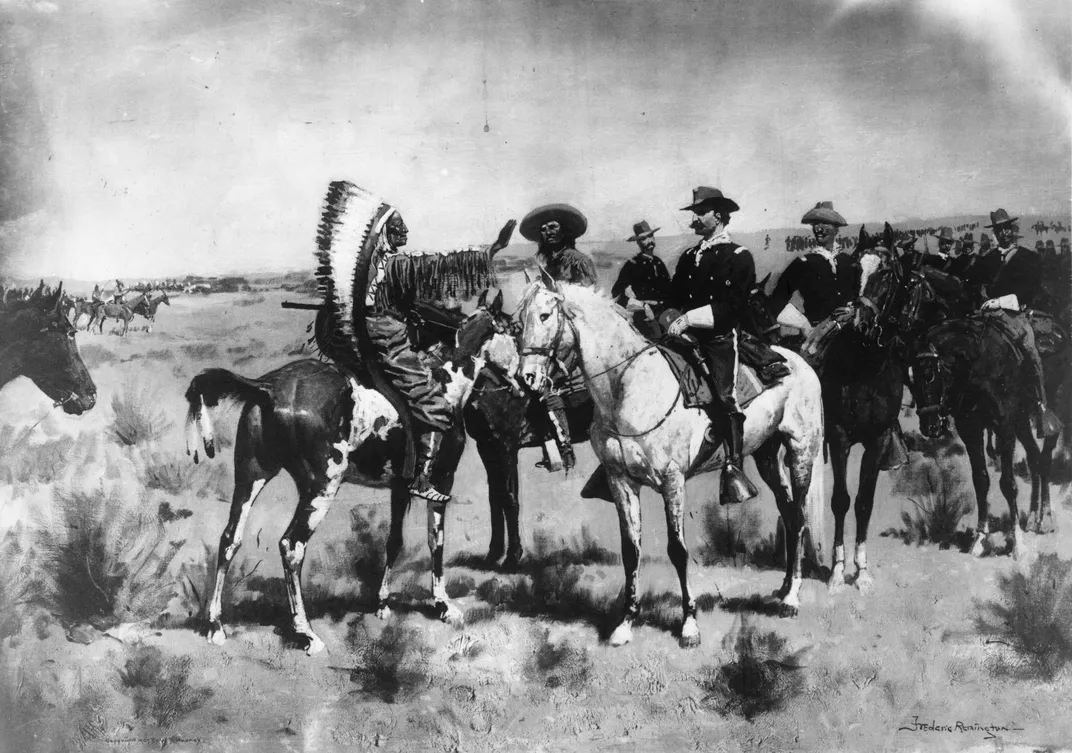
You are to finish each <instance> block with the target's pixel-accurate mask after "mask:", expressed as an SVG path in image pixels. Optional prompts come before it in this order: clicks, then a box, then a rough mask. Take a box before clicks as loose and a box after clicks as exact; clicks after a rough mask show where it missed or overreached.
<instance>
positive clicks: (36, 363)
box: [0, 284, 97, 415]
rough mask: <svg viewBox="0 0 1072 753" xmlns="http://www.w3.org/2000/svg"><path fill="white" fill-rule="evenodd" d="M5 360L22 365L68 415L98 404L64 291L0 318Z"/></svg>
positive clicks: (35, 299)
mask: <svg viewBox="0 0 1072 753" xmlns="http://www.w3.org/2000/svg"><path fill="white" fill-rule="evenodd" d="M0 319H2V320H3V330H4V333H3V335H2V338H3V340H4V341H6V342H4V344H3V347H4V351H5V358H6V359H8V361H9V362H11V363H15V362H17V363H18V366H19V368H18V372H17V374H16V375H21V376H25V377H28V378H30V379H31V380H32V381H33V382H34V384H36V385H37V386H38V387H39V388H40V389H41V391H42V392H44V393H45V394H46V395H48V396H49V397H50V398H51V399H52V400H54V401H56V404H57V405H62V406H63V410H64V412H66V413H71V414H74V415H79V414H81V413H83V412H85V411H87V410H89V409H90V408H92V407H93V406H94V405H95V404H96V402H97V387H96V385H95V384H93V378H92V377H90V375H89V371H88V370H87V369H86V365H85V364H84V363H83V362H82V357H81V356H80V355H79V354H78V345H77V343H76V342H75V329H74V326H73V325H72V324H71V322H70V320H69V319H68V318H67V317H66V315H65V313H64V311H63V286H62V284H61V285H60V287H59V288H58V289H57V290H56V292H55V293H53V294H51V295H48V296H44V295H39V296H34V297H31V298H30V299H29V300H27V301H25V302H23V303H21V304H14V305H12V306H10V307H9V308H8V310H6V311H4V312H2V313H0Z"/></svg>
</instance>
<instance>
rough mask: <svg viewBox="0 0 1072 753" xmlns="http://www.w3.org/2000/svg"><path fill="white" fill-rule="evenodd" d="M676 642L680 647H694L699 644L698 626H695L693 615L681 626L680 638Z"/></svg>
mask: <svg viewBox="0 0 1072 753" xmlns="http://www.w3.org/2000/svg"><path fill="white" fill-rule="evenodd" d="M678 644H679V645H680V646H681V648H696V647H697V646H699V645H700V628H699V627H697V625H696V619H695V618H694V617H689V618H688V619H687V620H685V623H684V624H683V625H682V626H681V639H680V640H679V641H678Z"/></svg>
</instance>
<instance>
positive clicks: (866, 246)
mask: <svg viewBox="0 0 1072 753" xmlns="http://www.w3.org/2000/svg"><path fill="white" fill-rule="evenodd" d="M892 246H893V239H892V228H890V226H889V224H887V225H886V232H885V235H884V236H882V237H881V243H880V238H871V237H870V236H869V235H868V234H867V233H866V232H864V229H863V228H862V227H861V228H860V237H859V240H858V242H857V245H856V248H855V250H854V251H853V256H854V257H855V258H856V259H857V261H858V262H860V263H861V265H863V266H865V267H870V268H872V269H874V268H875V267H878V266H879V265H880V263H881V259H882V258H883V257H884V256H885V255H886V254H887V253H888V252H887V251H885V249H889V248H892ZM868 256H870V257H871V258H870V259H866V258H865V257H868ZM897 273H898V274H899V270H898V272H897ZM895 283H896V280H894V279H892V278H891V279H890V280H884V281H883V282H882V285H884V286H889V289H891V290H892V289H893V287H894V284H895ZM871 284H872V285H873V286H878V285H879V280H878V279H876V280H875V281H874V282H872V283H871ZM873 292H874V291H873V290H871V289H867V290H864V291H863V293H864V296H863V297H862V299H863V300H867V301H871V299H870V298H869V297H868V295H869V294H872V293H873ZM861 308H867V306H862V307H861ZM768 313H769V312H768ZM860 321H861V319H860V317H857V319H856V324H855V325H854V324H853V323H851V322H850V323H848V324H845V325H833V322H831V323H830V325H832V326H834V330H836V332H835V333H834V334H832V335H831V337H830V339H829V341H828V344H827V346H826V348H825V350H824V351H823V353H822V354H821V356H813V357H808V360H809V363H811V365H812V366H813V368H815V370H816V372H817V373H818V374H819V379H820V383H821V384H822V388H823V408H824V419H825V424H826V443H827V449H828V457H829V460H830V464H831V466H832V468H833V471H834V491H833V495H832V498H831V509H832V510H833V512H834V566H833V571H832V573H831V576H830V580H829V589H830V590H831V591H837V590H839V589H841V588H842V587H844V585H845V584H846V583H848V582H851V583H853V584H854V585H855V586H856V587H857V588H859V589H860V590H862V591H869V590H870V589H871V588H872V587H873V585H874V583H873V581H872V578H871V575H870V572H869V570H868V566H867V549H866V548H867V535H868V528H869V526H870V523H871V513H872V510H873V509H874V503H875V487H876V485H877V483H878V474H879V471H880V470H882V468H881V465H882V461H883V460H884V459H886V458H884V456H886V455H888V453H889V450H888V448H886V447H885V446H884V441H885V440H888V439H889V438H890V437H891V433H892V432H894V431H896V424H897V420H898V415H899V414H900V412H901V399H902V396H903V394H904V385H905V376H906V373H907V364H905V363H902V361H901V360H900V358H899V357H898V353H897V351H896V349H895V347H894V344H893V342H892V341H891V340H889V339H888V338H886V337H872V336H870V334H869V333H866V332H865V331H864V328H863V326H862V325H860ZM857 444H860V445H863V448H864V453H863V456H862V458H861V459H860V472H859V481H858V485H857V491H856V505H855V510H856V552H855V564H856V576H855V578H854V579H852V580H851V581H849V580H848V579H847V578H846V577H845V517H846V515H847V514H848V511H849V507H850V506H851V501H852V500H851V498H850V496H849V488H848V475H849V469H848V462H849V453H850V451H851V450H852V447H853V446H854V445H857Z"/></svg>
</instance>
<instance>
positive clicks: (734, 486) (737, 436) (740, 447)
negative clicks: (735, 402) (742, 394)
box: [719, 411, 759, 505]
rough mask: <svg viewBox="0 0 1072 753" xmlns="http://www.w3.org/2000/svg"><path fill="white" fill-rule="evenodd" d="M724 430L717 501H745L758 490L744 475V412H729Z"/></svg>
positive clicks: (732, 502) (730, 503)
mask: <svg viewBox="0 0 1072 753" xmlns="http://www.w3.org/2000/svg"><path fill="white" fill-rule="evenodd" d="M728 418H729V420H728V421H727V424H728V427H727V428H728V429H729V431H727V432H726V464H725V466H724V467H723V468H722V487H721V491H720V493H719V502H720V504H723V505H732V504H739V503H741V502H747V501H748V500H750V499H752V498H753V497H755V496H757V495H758V494H759V490H758V489H756V487H755V485H754V484H753V483H752V482H751V481H749V480H748V476H746V475H745V472H744V466H743V462H742V458H743V455H744V414H743V413H741V412H739V411H735V412H733V413H730V414H729V417H728Z"/></svg>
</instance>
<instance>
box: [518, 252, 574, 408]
mask: <svg viewBox="0 0 1072 753" xmlns="http://www.w3.org/2000/svg"><path fill="white" fill-rule="evenodd" d="M540 274H541V279H540V280H538V281H537V282H534V283H532V284H531V285H529V287H528V289H527V290H526V291H525V294H524V295H523V296H522V299H521V305H520V306H519V307H518V310H517V320H518V322H519V324H520V326H521V331H520V333H519V334H518V352H519V353H520V354H521V375H522V376H523V377H524V379H525V382H526V383H527V384H528V385H529V387H531V388H533V389H536V390H538V391H543V388H544V387H545V386H546V385H547V384H548V383H549V382H550V372H551V367H552V365H554V364H560V363H562V362H563V361H564V360H565V359H566V357H567V356H568V355H569V353H570V352H571V351H572V350H573V347H574V345H575V342H574V340H575V338H574V335H573V328H572V327H571V326H569V318H570V316H569V313H568V312H567V310H566V302H565V298H564V297H563V295H562V293H561V292H559V289H558V285H557V284H556V283H555V281H554V279H553V278H552V277H551V276H550V275H549V274H548V273H547V270H546V269H544V268H543V267H541V268H540Z"/></svg>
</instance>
